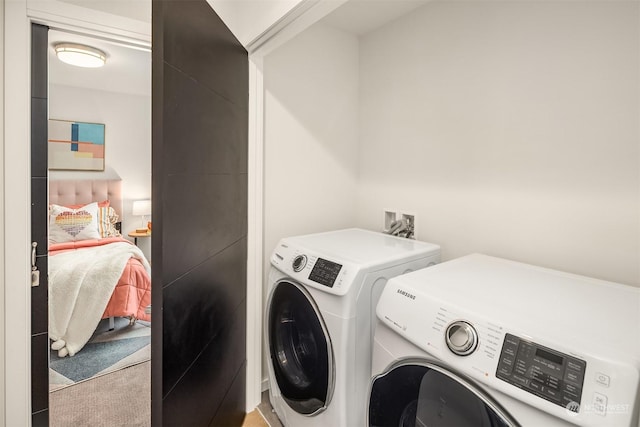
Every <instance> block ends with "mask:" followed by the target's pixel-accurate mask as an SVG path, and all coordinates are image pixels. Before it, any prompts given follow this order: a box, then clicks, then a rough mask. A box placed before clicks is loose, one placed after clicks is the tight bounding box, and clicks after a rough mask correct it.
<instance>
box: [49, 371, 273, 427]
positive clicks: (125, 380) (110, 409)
mask: <svg viewBox="0 0 640 427" xmlns="http://www.w3.org/2000/svg"><path fill="white" fill-rule="evenodd" d="M49 417H50V418H49V426H50V427H69V426H78V427H80V426H91V427H149V426H151V362H150V361H148V362H144V363H140V364H138V365H134V366H131V367H129V368H125V369H121V370H119V371H116V372H113V373H110V374H106V375H102V376H99V377H96V378H93V379H91V380H88V381H84V382H81V383H78V384H75V385H72V386H69V387H66V388H63V389H61V390H57V391H54V392H51V393H50V394H49ZM242 426H243V427H267V426H268V427H282V424H281V423H280V420H279V419H278V417H277V416H276V414H275V413H274V412H273V409H272V408H271V404H270V403H269V395H268V393H267V392H263V393H262V402H261V403H260V404H259V405H258V407H257V408H256V409H255V410H254V411H252V412H250V413H249V414H247V416H246V417H245V419H244V422H243V424H242Z"/></svg>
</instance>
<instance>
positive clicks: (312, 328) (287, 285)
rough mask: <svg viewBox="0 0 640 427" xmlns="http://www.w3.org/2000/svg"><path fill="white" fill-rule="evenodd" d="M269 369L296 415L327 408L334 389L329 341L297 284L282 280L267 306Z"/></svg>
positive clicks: (322, 324)
mask: <svg viewBox="0 0 640 427" xmlns="http://www.w3.org/2000/svg"><path fill="white" fill-rule="evenodd" d="M268 307H269V313H268V318H267V322H268V324H267V328H268V329H267V331H268V341H269V352H270V358H271V366H272V367H273V372H274V376H275V379H276V381H277V383H278V388H279V389H280V393H281V395H282V397H283V398H284V400H285V401H286V402H287V404H288V405H289V406H290V407H291V408H292V409H293V410H295V411H296V412H298V413H300V414H304V415H315V414H317V413H320V412H322V411H323V410H324V409H326V407H327V405H328V404H329V401H330V399H331V395H332V389H333V365H332V363H333V355H332V350H331V341H330V340H329V336H328V333H327V330H326V327H325V325H324V322H323V320H322V317H321V315H320V312H319V311H318V309H317V307H316V305H315V303H314V302H313V299H312V297H311V296H310V295H309V293H308V292H307V291H306V290H304V288H302V287H301V286H299V285H296V284H293V283H291V282H288V281H281V282H278V283H277V284H276V285H275V288H274V289H273V291H272V293H271V297H270V303H269V305H268Z"/></svg>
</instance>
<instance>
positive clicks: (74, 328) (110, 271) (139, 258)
mask: <svg viewBox="0 0 640 427" xmlns="http://www.w3.org/2000/svg"><path fill="white" fill-rule="evenodd" d="M122 205H123V202H122V181H121V180H115V179H113V180H51V181H50V182H49V335H50V338H51V341H52V344H51V348H52V349H53V350H57V351H58V355H59V356H60V357H65V356H67V355H69V356H73V355H74V354H76V353H77V352H78V351H80V350H81V349H82V347H83V346H84V345H85V344H86V342H87V341H88V340H89V338H91V335H92V334H93V332H94V330H95V328H96V327H97V325H98V323H99V322H100V320H101V319H106V318H113V317H128V318H129V319H130V321H131V322H132V323H133V322H135V321H136V320H138V319H139V320H145V321H150V320H151V315H150V314H148V313H147V311H148V309H147V307H149V306H150V304H151V274H150V273H151V267H150V265H149V263H148V261H147V259H146V258H145V256H144V254H143V253H142V252H141V251H140V249H138V247H137V246H135V245H134V244H132V243H131V242H129V241H128V240H126V239H124V238H122V236H121V235H120V229H121V224H120V222H119V218H121V217H122Z"/></svg>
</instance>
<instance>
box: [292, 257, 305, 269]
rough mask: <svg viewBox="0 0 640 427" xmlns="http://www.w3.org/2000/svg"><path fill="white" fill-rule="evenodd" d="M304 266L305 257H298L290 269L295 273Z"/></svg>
mask: <svg viewBox="0 0 640 427" xmlns="http://www.w3.org/2000/svg"><path fill="white" fill-rule="evenodd" d="M305 265H307V257H306V256H305V255H298V256H297V257H295V258H294V259H293V264H292V267H293V271H295V272H296V273H297V272H299V271H300V270H302V269H303V268H304V266H305Z"/></svg>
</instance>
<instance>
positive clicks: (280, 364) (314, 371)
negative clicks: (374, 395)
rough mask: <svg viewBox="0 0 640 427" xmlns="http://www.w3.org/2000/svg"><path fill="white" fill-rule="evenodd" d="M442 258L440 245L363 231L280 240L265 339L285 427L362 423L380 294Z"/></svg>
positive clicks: (272, 395) (273, 391)
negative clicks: (390, 284)
mask: <svg viewBox="0 0 640 427" xmlns="http://www.w3.org/2000/svg"><path fill="white" fill-rule="evenodd" d="M439 260H440V248H439V247H438V246H437V245H433V244H430V243H424V242H419V241H415V240H409V239H404V238H399V237H394V236H389V235H386V234H382V233H379V232H373V231H367V230H361V229H346V230H338V231H332V232H326V233H318V234H311V235H305V236H297V237H289V238H284V239H282V240H281V241H280V242H279V243H278V245H277V246H276V248H275V249H274V251H273V253H272V255H271V264H272V268H271V270H270V274H269V292H268V302H267V306H266V313H265V340H266V343H267V345H266V350H267V352H268V355H267V357H268V369H269V386H270V388H269V397H270V400H271V404H272V406H273V408H274V409H275V411H276V414H277V415H278V417H279V418H280V420H281V421H282V422H283V424H284V425H285V426H291V427H310V426H318V427H320V426H322V427H326V426H332V427H340V426H344V427H347V426H348V427H352V426H359V425H363V424H364V422H365V418H366V417H365V409H366V397H367V388H368V386H369V380H370V374H371V342H372V339H373V330H372V328H371V325H372V324H373V322H374V321H375V306H376V303H377V300H378V297H379V295H380V293H381V292H382V289H383V288H384V285H385V284H386V283H387V280H389V279H390V278H392V277H395V276H398V275H401V274H404V273H407V272H411V271H415V270H418V269H421V268H425V267H428V266H430V265H433V264H436V263H437V262H438V261H439Z"/></svg>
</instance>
